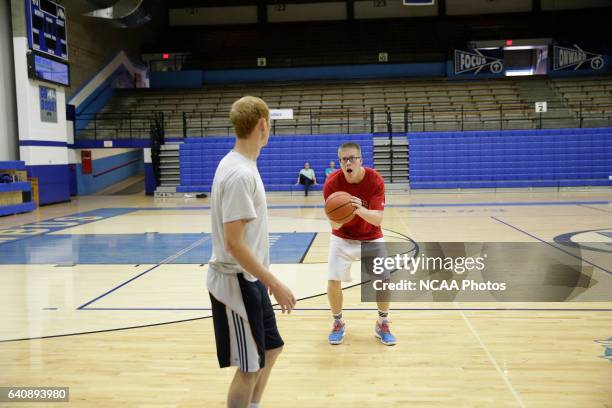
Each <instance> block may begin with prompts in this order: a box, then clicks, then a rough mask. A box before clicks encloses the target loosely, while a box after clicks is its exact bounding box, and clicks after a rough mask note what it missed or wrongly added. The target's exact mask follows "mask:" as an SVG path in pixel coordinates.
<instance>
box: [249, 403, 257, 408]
mask: <svg viewBox="0 0 612 408" xmlns="http://www.w3.org/2000/svg"><path fill="white" fill-rule="evenodd" d="M249 408H259V402H258V403H254V402H251V403H250V404H249Z"/></svg>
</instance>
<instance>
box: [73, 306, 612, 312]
mask: <svg viewBox="0 0 612 408" xmlns="http://www.w3.org/2000/svg"><path fill="white" fill-rule="evenodd" d="M82 310H120V311H130V310H131V311H164V310H171V311H172V310H174V311H180V310H184V311H190V310H204V311H206V310H211V308H209V307H208V308H206V307H202V308H199V307H185V308H181V307H88V308H87V309H82ZM274 310H277V311H280V310H281V309H280V308H278V307H277V308H274ZM330 310H331V309H330V308H325V307H305V308H299V307H296V308H295V309H292V311H330ZM342 310H343V311H376V310H378V308H375V307H373V308H355V307H353V308H350V307H349V308H344V309H342ZM389 310H390V311H419V310H425V311H427V310H430V311H436V310H442V311H452V310H470V311H484V312H486V311H536V312H548V311H553V312H612V309H602V308H594V309H588V308H572V309H569V308H567V309H564V308H554V309H546V308H529V307H516V308H503V307H496V308H492V307H491V308H485V307H461V308H446V307H440V308H436V307H427V308H420V307H398V308H395V307H392V308H391V309H389Z"/></svg>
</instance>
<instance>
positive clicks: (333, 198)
mask: <svg viewBox="0 0 612 408" xmlns="http://www.w3.org/2000/svg"><path fill="white" fill-rule="evenodd" d="M353 211H355V207H353V205H352V204H351V195H350V194H349V193H347V192H345V191H336V192H335V193H333V194H331V195H330V196H329V197H327V200H325V214H326V215H327V218H329V219H330V220H332V221H333V222H337V223H338V224H346V223H347V222H349V221H350V220H352V219H353V217H354V216H355V215H354V214H353Z"/></svg>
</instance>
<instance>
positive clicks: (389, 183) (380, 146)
mask: <svg viewBox="0 0 612 408" xmlns="http://www.w3.org/2000/svg"><path fill="white" fill-rule="evenodd" d="M374 167H375V168H376V170H377V171H378V172H379V173H380V175H381V176H382V177H383V178H384V180H385V186H386V188H387V190H395V189H405V187H406V186H407V183H408V178H409V172H408V137H407V136H395V137H388V136H375V137H374Z"/></svg>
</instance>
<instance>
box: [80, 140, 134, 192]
mask: <svg viewBox="0 0 612 408" xmlns="http://www.w3.org/2000/svg"><path fill="white" fill-rule="evenodd" d="M130 162H132V163H130ZM91 166H92V174H82V166H81V164H77V190H78V194H79V195H87V194H93V193H97V192H98V191H101V190H104V189H105V188H107V187H109V186H112V185H113V184H116V183H118V182H120V181H123V180H125V179H126V178H128V177H131V176H134V175H137V174H142V173H143V172H144V164H143V159H142V150H134V151H131V152H126V153H121V154H117V155H114V156H109V157H104V158H102V159H98V160H93V161H92V163H91Z"/></svg>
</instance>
